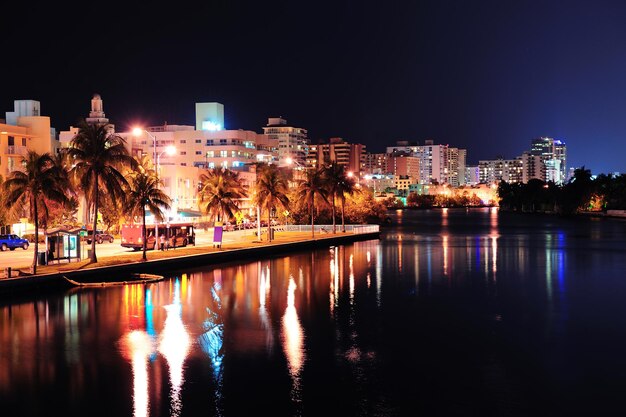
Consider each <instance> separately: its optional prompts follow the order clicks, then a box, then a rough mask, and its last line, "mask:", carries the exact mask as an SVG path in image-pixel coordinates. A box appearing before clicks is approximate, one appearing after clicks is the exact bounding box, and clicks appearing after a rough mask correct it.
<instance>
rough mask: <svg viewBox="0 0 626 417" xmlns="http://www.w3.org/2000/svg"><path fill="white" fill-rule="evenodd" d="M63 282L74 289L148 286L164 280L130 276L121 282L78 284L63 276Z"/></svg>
mask: <svg viewBox="0 0 626 417" xmlns="http://www.w3.org/2000/svg"><path fill="white" fill-rule="evenodd" d="M63 278H64V279H65V281H67V282H68V283H69V284H71V285H72V286H74V287H109V286H113V285H129V284H148V283H151V282H158V281H161V280H163V279H164V277H163V276H162V275H155V274H131V279H127V280H123V281H101V282H78V281H75V280H73V279H70V278H68V277H66V276H65V275H63Z"/></svg>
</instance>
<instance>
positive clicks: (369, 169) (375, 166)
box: [365, 153, 389, 175]
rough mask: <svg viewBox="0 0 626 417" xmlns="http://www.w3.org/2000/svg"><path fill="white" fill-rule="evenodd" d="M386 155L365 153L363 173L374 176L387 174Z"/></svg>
mask: <svg viewBox="0 0 626 417" xmlns="http://www.w3.org/2000/svg"><path fill="white" fill-rule="evenodd" d="M388 155H389V154H386V153H367V154H366V155H365V172H366V173H367V174H374V175H382V174H387V173H388V172H387V158H388Z"/></svg>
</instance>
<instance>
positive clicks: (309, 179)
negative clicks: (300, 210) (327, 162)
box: [296, 169, 328, 238]
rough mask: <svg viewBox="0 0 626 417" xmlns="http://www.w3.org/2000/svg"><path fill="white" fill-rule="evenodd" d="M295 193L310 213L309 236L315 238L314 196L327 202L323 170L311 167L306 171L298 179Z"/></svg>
mask: <svg viewBox="0 0 626 417" xmlns="http://www.w3.org/2000/svg"><path fill="white" fill-rule="evenodd" d="M296 195H297V197H298V198H299V199H301V200H302V201H305V202H306V204H307V207H308V209H309V213H310V215H311V237H313V238H315V197H316V196H317V197H319V198H321V199H322V201H323V202H325V203H326V204H328V197H327V196H328V192H327V190H326V187H325V185H324V178H323V171H322V170H320V169H313V170H309V171H306V174H305V178H304V179H301V180H299V181H298V188H297V191H296Z"/></svg>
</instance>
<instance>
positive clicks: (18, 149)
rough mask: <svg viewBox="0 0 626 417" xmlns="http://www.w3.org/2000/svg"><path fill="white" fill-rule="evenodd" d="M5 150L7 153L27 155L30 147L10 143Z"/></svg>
mask: <svg viewBox="0 0 626 417" xmlns="http://www.w3.org/2000/svg"><path fill="white" fill-rule="evenodd" d="M5 152H6V154H7V155H20V156H26V154H27V153H28V148H26V146H16V145H9V146H7V147H6V151H5Z"/></svg>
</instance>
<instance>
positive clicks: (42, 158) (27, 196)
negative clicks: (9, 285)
mask: <svg viewBox="0 0 626 417" xmlns="http://www.w3.org/2000/svg"><path fill="white" fill-rule="evenodd" d="M61 171H62V169H61V168H60V167H59V166H58V165H57V164H55V161H54V159H53V158H52V156H50V154H49V153H44V154H42V155H40V154H38V153H36V152H34V151H29V152H28V154H27V155H26V159H25V161H24V171H13V172H11V174H10V175H9V177H8V178H7V180H6V181H5V182H4V183H3V184H2V190H3V194H4V201H3V203H4V206H5V207H6V208H9V209H15V208H22V207H25V206H28V210H29V219H30V221H32V222H33V223H34V225H35V251H34V254H33V264H32V270H33V274H36V273H37V254H38V252H39V222H40V220H41V219H43V220H44V222H47V219H48V215H49V211H48V204H47V202H48V201H53V202H57V203H61V204H64V203H65V202H67V201H68V197H67V195H66V192H67V190H68V189H69V183H68V181H67V177H65V176H64V175H63V173H62V172H61Z"/></svg>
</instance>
